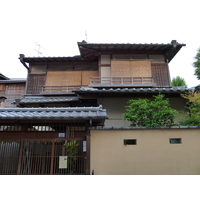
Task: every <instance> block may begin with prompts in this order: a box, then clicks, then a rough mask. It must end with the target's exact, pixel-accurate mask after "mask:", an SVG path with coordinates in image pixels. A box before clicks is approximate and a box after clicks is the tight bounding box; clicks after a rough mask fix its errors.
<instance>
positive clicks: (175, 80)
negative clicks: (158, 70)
mask: <svg viewBox="0 0 200 200" xmlns="http://www.w3.org/2000/svg"><path fill="white" fill-rule="evenodd" d="M171 84H172V86H173V87H178V86H186V87H187V84H186V82H185V79H184V78H181V77H180V76H177V77H175V78H173V79H172V83H171Z"/></svg>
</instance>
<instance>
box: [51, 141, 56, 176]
mask: <svg viewBox="0 0 200 200" xmlns="http://www.w3.org/2000/svg"><path fill="white" fill-rule="evenodd" d="M54 151H55V140H54V139H53V140H52V146H51V165H50V175H53V167H54V166H53V164H54Z"/></svg>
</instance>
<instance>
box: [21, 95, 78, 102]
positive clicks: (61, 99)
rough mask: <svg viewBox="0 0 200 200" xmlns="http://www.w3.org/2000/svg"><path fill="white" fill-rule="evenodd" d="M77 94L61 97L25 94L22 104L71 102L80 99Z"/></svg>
mask: <svg viewBox="0 0 200 200" xmlns="http://www.w3.org/2000/svg"><path fill="white" fill-rule="evenodd" d="M78 100H79V99H78V97H76V96H59V97H43V96H41V97H33V96H25V97H23V98H21V99H20V101H19V103H20V104H31V103H57V102H69V101H78Z"/></svg>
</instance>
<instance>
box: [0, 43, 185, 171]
mask: <svg viewBox="0 0 200 200" xmlns="http://www.w3.org/2000/svg"><path fill="white" fill-rule="evenodd" d="M184 46H185V44H179V43H178V42H177V41H175V40H172V42H171V43H168V44H107V43H105V44H102V43H101V44H97V43H87V42H85V41H82V42H78V48H79V50H80V55H78V56H73V57H26V56H25V55H23V54H20V57H19V59H20V62H21V63H22V64H23V65H24V67H26V68H27V71H28V76H27V77H28V78H27V82H26V89H25V95H24V96H23V97H22V98H19V99H16V106H17V107H16V108H7V109H6V108H4V109H1V110H0V124H1V126H0V140H1V141H2V145H3V146H2V148H4V149H5V152H8V151H9V149H10V148H11V147H12V149H15V151H13V152H9V153H10V156H8V157H7V158H4V159H5V160H4V161H1V162H6V163H11V162H12V163H13V164H12V166H11V165H10V164H8V165H7V167H5V168H4V167H0V173H1V174H91V169H90V127H98V126H104V125H105V126H118V127H119V126H128V125H129V123H128V122H127V121H125V120H124V119H123V117H122V114H123V113H124V106H125V105H126V103H127V101H128V100H129V99H131V98H138V97H141V98H151V97H152V95H155V94H158V93H164V94H165V95H166V97H168V98H169V99H170V103H171V105H172V107H174V108H176V109H178V110H181V109H184V106H185V101H184V99H182V98H181V97H180V93H181V92H186V91H187V89H185V88H172V87H171V83H170V82H171V81H170V73H169V66H168V64H169V63H170V61H171V60H172V59H173V58H174V56H175V55H176V54H177V53H178V51H179V50H180V49H181V48H182V47H184ZM108 116H109V118H108ZM73 141H76V142H77V144H75V146H73ZM70 147H73V148H75V147H77V149H76V148H75V149H76V151H75V153H76V154H74V155H73V154H72V155H70V154H69V153H67V152H68V150H69V149H70ZM73 148H72V149H73ZM72 149H71V150H72ZM0 156H1V155H0ZM2 156H3V155H2ZM65 156H68V164H70V165H71V166H70V167H69V166H67V164H66V163H65V164H63V163H64V161H63V160H66V157H65ZM70 159H71V160H70ZM0 166H3V165H0Z"/></svg>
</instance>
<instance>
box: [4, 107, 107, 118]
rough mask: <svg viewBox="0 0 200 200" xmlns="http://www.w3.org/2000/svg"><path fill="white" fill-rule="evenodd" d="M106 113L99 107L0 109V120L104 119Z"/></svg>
mask: <svg viewBox="0 0 200 200" xmlns="http://www.w3.org/2000/svg"><path fill="white" fill-rule="evenodd" d="M106 118H108V117H107V113H106V110H105V109H102V106H99V107H63V108H0V119H10V120H12V119H26V120H29V119H45V120H48V119H49V120H51V119H55V120H57V119H59V120H72V119H106Z"/></svg>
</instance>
